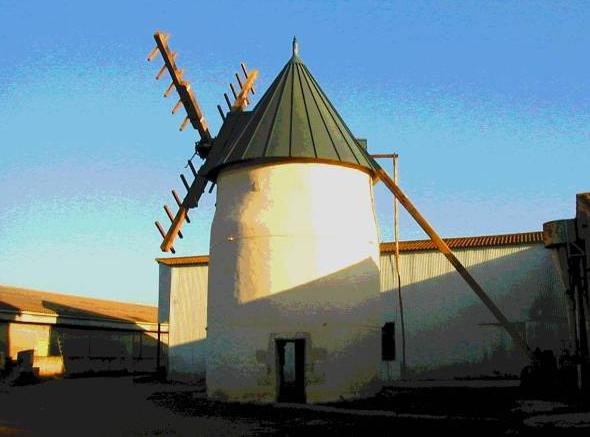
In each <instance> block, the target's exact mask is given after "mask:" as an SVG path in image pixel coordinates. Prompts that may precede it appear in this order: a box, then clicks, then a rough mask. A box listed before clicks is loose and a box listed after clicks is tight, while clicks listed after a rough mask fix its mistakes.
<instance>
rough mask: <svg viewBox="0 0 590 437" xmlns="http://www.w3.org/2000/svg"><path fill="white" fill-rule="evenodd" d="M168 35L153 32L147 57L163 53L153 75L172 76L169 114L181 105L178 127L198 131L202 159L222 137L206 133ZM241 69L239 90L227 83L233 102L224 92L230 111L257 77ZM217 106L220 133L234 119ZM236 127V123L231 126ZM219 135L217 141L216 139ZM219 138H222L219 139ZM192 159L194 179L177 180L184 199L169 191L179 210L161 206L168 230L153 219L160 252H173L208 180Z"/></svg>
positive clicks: (243, 101)
mask: <svg viewBox="0 0 590 437" xmlns="http://www.w3.org/2000/svg"><path fill="white" fill-rule="evenodd" d="M169 38H170V35H169V34H167V33H164V32H159V31H158V32H156V33H155V34H154V39H155V41H156V47H155V48H154V49H153V50H152V51H151V52H150V53H149V55H148V57H147V60H148V61H152V60H154V59H155V58H156V56H158V54H161V55H162V58H163V60H164V65H163V66H162V68H161V69H160V71H159V72H158V74H157V75H156V80H159V79H160V78H162V76H163V75H164V73H165V72H166V71H168V73H169V75H170V78H171V79H172V83H171V84H170V86H168V88H167V89H166V91H165V92H164V97H168V96H169V95H170V94H171V93H172V91H173V90H176V92H177V93H178V97H179V100H178V102H177V103H176V104H175V105H174V106H173V108H172V114H174V113H176V111H177V110H178V109H179V108H180V106H181V105H182V106H184V109H185V111H186V116H185V118H184V120H183V121H182V123H181V125H180V130H181V131H182V130H184V129H185V128H186V127H187V125H188V124H189V122H190V124H191V125H192V126H193V128H194V129H195V130H196V131H197V132H199V136H200V141H198V142H197V143H196V144H195V154H198V155H199V156H200V157H201V158H203V159H206V158H207V156H208V154H209V151H210V150H211V148H212V147H213V146H214V144H219V143H220V142H222V141H223V139H224V137H220V135H218V136H217V137H216V138H213V137H212V136H211V133H210V132H209V125H208V124H207V120H206V119H205V115H204V114H203V111H202V110H201V107H200V106H199V103H198V100H197V96H196V94H195V92H194V90H193V88H192V87H191V84H190V83H189V82H188V81H187V80H186V79H184V77H183V73H184V70H179V69H178V67H177V66H176V56H177V54H176V53H175V52H173V51H171V50H170V47H169V46H168V40H169ZM240 67H241V72H242V73H243V75H244V79H243V81H242V79H240V75H239V74H238V73H236V75H235V77H236V79H237V81H238V86H239V92H236V90H235V88H234V86H233V84H232V83H230V89H231V91H232V95H233V97H234V101H233V103H231V102H230V99H229V97H228V95H227V94H224V98H225V101H226V103H227V106H228V111H229V114H233V113H237V112H241V111H243V110H244V109H245V108H246V106H247V105H248V104H249V103H250V101H249V97H248V96H249V94H250V93H252V94H254V92H255V91H254V82H255V81H256V78H257V77H258V71H257V70H251V71H248V70H247V68H246V66H245V64H244V63H242V64H241V65H240ZM217 109H218V110H219V113H220V115H221V118H222V119H223V125H222V127H221V130H220V133H222V132H224V131H227V126H226V124H227V123H228V119H231V120H233V117H229V118H228V115H227V114H226V113H225V112H224V111H223V109H222V108H221V106H220V105H217ZM229 124H232V125H235V123H234V122H233V121H232V122H229ZM233 127H235V126H233ZM218 138H219V140H218ZM220 140H221V141H220ZM191 159H192V158H191ZM191 159H189V160H188V167H189V168H190V169H191V172H192V174H193V177H194V180H193V182H192V184H189V183H188V181H187V179H186V177H185V176H184V175H183V174H181V175H180V179H181V180H182V183H183V185H184V187H185V188H186V191H187V193H186V195H185V196H184V198H182V199H181V197H180V196H179V195H178V193H177V192H176V191H175V190H172V195H173V197H174V200H175V202H176V204H177V206H178V211H177V212H176V214H175V215H174V214H173V213H172V211H171V209H170V207H169V206H168V205H164V211H165V212H166V215H167V216H168V218H169V219H170V226H169V227H168V230H167V231H165V230H164V227H163V226H162V225H161V224H160V223H159V222H158V221H156V222H155V225H156V228H157V229H158V231H159V232H160V234H161V235H162V238H163V242H162V244H161V246H160V248H161V249H162V251H164V252H172V253H175V250H174V241H175V239H176V237H177V236H178V237H180V238H182V237H183V235H182V232H181V230H180V229H181V227H182V225H183V224H184V222H185V221H187V222H189V223H190V219H189V217H188V210H189V209H190V208H195V207H196V206H197V205H198V202H199V199H200V197H201V195H202V194H203V192H204V191H205V187H206V185H207V179H206V178H205V177H204V176H203V175H201V174H199V172H197V170H196V169H195V167H194V165H193V163H192V161H191Z"/></svg>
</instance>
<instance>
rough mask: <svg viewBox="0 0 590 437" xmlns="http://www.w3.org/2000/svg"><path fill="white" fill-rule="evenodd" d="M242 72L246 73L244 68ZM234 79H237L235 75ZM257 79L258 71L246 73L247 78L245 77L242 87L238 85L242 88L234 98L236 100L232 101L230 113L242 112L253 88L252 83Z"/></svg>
mask: <svg viewBox="0 0 590 437" xmlns="http://www.w3.org/2000/svg"><path fill="white" fill-rule="evenodd" d="M242 65H243V64H242ZM243 70H244V72H245V71H246V70H245V68H243ZM236 77H237V75H236ZM257 77H258V70H251V71H250V72H248V76H247V77H246V82H244V84H243V85H242V84H241V83H240V85H242V86H241V89H240V92H239V93H238V95H237V96H236V100H235V101H234V103H233V105H232V107H231V110H232V111H242V110H243V109H244V108H245V107H246V105H247V104H248V94H249V93H250V92H251V91H252V89H253V88H254V82H255V81H256V78H257ZM238 82H239V78H238Z"/></svg>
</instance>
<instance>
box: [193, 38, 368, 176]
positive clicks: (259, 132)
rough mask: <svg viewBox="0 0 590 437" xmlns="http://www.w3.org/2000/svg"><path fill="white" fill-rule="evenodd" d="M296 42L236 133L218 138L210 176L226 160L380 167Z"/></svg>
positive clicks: (227, 162)
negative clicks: (327, 93) (335, 105)
mask: <svg viewBox="0 0 590 437" xmlns="http://www.w3.org/2000/svg"><path fill="white" fill-rule="evenodd" d="M293 45H294V47H293V56H292V58H291V59H290V60H289V62H287V64H286V65H285V66H284V67H283V69H282V70H281V72H280V73H279V75H278V76H277V78H276V79H275V80H274V81H273V83H272V84H271V86H270V88H269V89H268V90H267V91H266V93H265V94H264V95H263V96H262V98H261V99H260V101H259V103H258V104H257V105H256V107H255V108H254V109H253V111H252V113H251V114H249V117H247V118H248V120H247V122H246V123H244V121H245V118H246V117H242V118H241V121H242V122H241V123H237V124H240V125H241V126H240V127H239V128H238V129H231V130H232V131H233V132H232V134H233V135H230V137H229V138H228V135H223V136H225V138H223V141H220V142H217V141H216V143H217V144H214V146H213V150H212V152H213V153H212V154H211V155H210V156H209V159H208V161H210V162H208V164H209V165H206V166H205V167H206V172H207V176H208V177H210V178H211V176H214V174H216V173H217V171H218V170H219V169H220V167H222V166H225V165H228V164H234V163H238V162H244V161H248V162H250V161H254V160H256V161H263V160H267V161H277V160H278V161H281V160H290V159H298V160H313V161H316V160H317V161H330V162H334V163H336V164H343V165H352V166H358V167H362V168H366V169H367V170H369V171H372V170H375V169H376V168H377V167H378V165H377V164H376V163H375V161H374V160H373V159H372V158H371V157H370V156H369V154H368V153H367V152H366V150H365V148H364V147H363V145H361V144H360V143H359V141H358V140H357V139H356V138H355V137H354V135H353V134H352V133H351V132H350V129H348V127H347V126H346V124H345V123H344V121H343V120H342V118H341V117H340V115H339V114H338V112H337V111H336V108H334V106H333V105H332V103H331V102H330V100H328V97H327V96H326V94H325V93H324V92H323V91H322V89H321V88H320V86H319V85H318V83H317V81H316V80H315V79H314V77H313V76H312V75H311V73H310V72H309V70H308V69H307V67H306V66H305V64H304V63H303V61H302V60H301V58H300V57H299V56H298V53H297V52H298V50H297V43H296V42H295V41H294V44H293ZM244 115H245V114H244ZM228 121H230V120H226V123H227V122H228ZM231 124H234V123H233V122H232V123H231ZM224 130H229V129H223V128H222V131H224ZM236 131H238V132H236ZM220 134H221V132H220ZM220 143H221V144H220ZM216 146H217V147H216ZM215 149H217V150H215Z"/></svg>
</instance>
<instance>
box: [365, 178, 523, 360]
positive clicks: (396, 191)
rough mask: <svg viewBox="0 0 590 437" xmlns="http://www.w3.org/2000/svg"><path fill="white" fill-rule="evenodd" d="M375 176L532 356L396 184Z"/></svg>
mask: <svg viewBox="0 0 590 437" xmlns="http://www.w3.org/2000/svg"><path fill="white" fill-rule="evenodd" d="M377 176H378V177H379V179H381V181H383V183H384V184H385V186H386V187H387V188H388V189H389V190H390V191H391V192H392V193H393V195H394V196H395V197H397V199H398V200H399V202H400V203H401V204H402V206H403V207H404V208H405V209H406V210H407V211H408V213H410V215H411V216H412V218H413V219H414V220H416V222H417V223H418V224H419V225H420V227H421V228H422V229H424V231H425V232H426V234H428V236H429V237H430V239H431V240H432V242H433V243H434V244H435V245H436V247H437V248H438V250H439V251H440V252H441V253H442V254H443V255H444V256H445V257H446V258H447V259H448V260H449V262H450V263H451V264H452V265H453V267H455V269H456V270H457V272H458V273H459V274H460V275H461V277H462V278H463V279H464V280H465V282H467V284H468V285H469V286H470V287H471V289H472V290H473V291H474V292H475V294H476V295H477V296H478V297H479V298H480V299H481V301H482V302H483V303H484V304H485V306H486V307H487V308H488V309H489V310H490V311H491V312H492V314H493V315H494V317H496V319H497V320H498V322H499V323H500V324H501V325H502V327H503V328H504V329H505V330H506V331H507V332H508V334H509V335H510V337H511V338H512V341H513V342H514V344H516V345H518V346H519V347H520V348H521V349H522V350H523V351H524V352H525V353H526V354H527V355H528V356H529V357H530V356H532V352H531V349H530V348H529V346H528V344H527V343H526V341H525V340H524V338H523V337H522V336H521V335H520V333H519V332H518V331H517V330H516V329H515V328H514V325H513V324H512V323H511V322H510V321H509V320H508V319H507V318H506V316H504V314H503V313H502V311H501V310H500V308H498V307H497V306H496V304H495V303H494V302H493V301H492V299H490V297H489V296H488V295H487V293H486V292H485V291H484V289H483V288H482V287H481V286H480V285H479V284H478V283H477V281H476V280H475V278H474V277H473V276H471V274H470V273H469V272H468V271H467V269H466V268H465V267H464V266H463V264H461V261H459V259H458V258H457V257H456V256H455V254H454V253H453V252H452V251H451V249H450V248H449V246H448V245H447V243H445V242H444V240H443V239H442V238H441V237H440V236H439V235H438V233H437V232H436V231H435V230H434V228H433V227H432V226H431V225H430V223H428V221H427V220H426V219H425V218H424V217H423V216H422V214H420V212H419V211H418V210H417V209H416V207H415V206H414V204H413V203H412V202H411V201H410V199H408V197H407V196H406V195H405V194H404V193H403V191H402V190H401V189H400V188H399V187H398V186H397V184H396V183H395V182H394V181H393V179H391V177H390V176H389V175H388V174H387V173H386V172H385V170H383V169H382V168H379V169H378V170H377Z"/></svg>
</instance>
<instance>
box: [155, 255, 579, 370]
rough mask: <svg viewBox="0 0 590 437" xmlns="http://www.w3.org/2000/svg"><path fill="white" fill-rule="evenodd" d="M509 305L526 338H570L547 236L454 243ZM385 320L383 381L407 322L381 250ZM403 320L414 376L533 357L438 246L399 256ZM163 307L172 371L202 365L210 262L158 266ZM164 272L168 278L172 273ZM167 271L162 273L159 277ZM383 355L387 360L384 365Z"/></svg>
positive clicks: (504, 366) (497, 366) (389, 259)
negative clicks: (388, 333)
mask: <svg viewBox="0 0 590 437" xmlns="http://www.w3.org/2000/svg"><path fill="white" fill-rule="evenodd" d="M455 253H456V254H457V256H458V257H459V259H460V260H461V261H462V262H463V263H464V264H465V266H466V267H467V268H468V270H469V271H470V272H471V274H472V275H473V276H474V277H475V278H476V279H477V280H478V281H480V283H481V285H482V286H483V287H484V289H485V290H486V291H487V292H488V293H489V295H490V297H491V298H492V299H493V300H494V302H495V303H496V304H497V305H498V306H499V307H500V309H501V310H502V311H503V312H504V314H505V315H506V316H507V317H508V318H509V319H510V320H511V321H513V322H514V323H516V324H517V326H518V327H519V328H520V329H521V331H522V332H523V333H524V334H525V335H526V336H527V340H528V341H529V344H530V345H531V346H532V347H533V348H534V347H537V346H539V347H541V348H542V349H553V350H554V351H555V352H556V354H557V353H559V351H560V349H561V348H563V347H567V346H568V336H567V332H568V331H567V316H566V307H565V305H566V301H565V290H564V289H563V285H562V284H561V282H560V280H559V277H558V274H557V272H556V270H555V268H554V265H553V263H552V261H551V254H550V251H548V250H546V249H545V248H544V247H543V245H542V244H531V245H515V246H500V247H483V248H469V249H456V250H455ZM380 263H381V266H380V267H381V290H382V296H381V298H382V302H381V305H380V308H379V311H380V312H381V319H382V322H383V323H385V322H386V321H393V322H395V331H396V349H397V354H396V355H397V360H396V361H394V362H389V363H383V368H382V376H383V378H384V379H385V380H387V379H396V378H398V377H399V363H400V361H401V358H402V356H401V353H402V351H401V321H400V318H399V301H398V297H397V296H398V293H397V279H396V273H395V261H394V255H393V254H382V255H381V259H380ZM400 265H401V268H400V270H401V275H402V296H403V301H404V315H405V324H406V342H407V357H406V360H407V365H408V370H409V373H408V376H410V377H415V378H457V377H463V378H470V377H473V378H476V377H481V376H486V377H488V376H506V375H511V376H517V375H518V373H519V371H520V369H521V368H522V367H523V366H524V365H525V364H526V363H527V358H526V357H525V356H524V355H523V354H522V353H521V352H520V351H519V350H517V349H515V348H514V347H513V345H512V342H511V339H510V338H509V337H508V335H507V334H506V333H505V332H504V329H503V328H501V327H500V326H499V325H498V324H497V322H496V320H495V319H494V317H493V316H492V314H491V313H490V312H489V310H488V309H487V308H486V307H485V306H484V305H483V304H482V303H481V301H480V300H479V299H478V298H477V296H476V295H475V294H474V293H473V292H472V291H471V289H470V288H469V287H468V286H467V285H466V284H465V282H464V281H463V280H462V279H461V277H460V276H459V275H458V273H457V272H456V271H455V270H454V268H453V267H452V266H451V264H450V263H449V262H448V261H447V260H446V258H444V256H443V255H441V254H440V253H438V252H436V251H415V252H403V253H402V254H401V255H400ZM160 269H161V275H160V279H161V284H160V292H161V297H160V299H161V300H160V314H161V317H163V318H162V319H161V321H167V320H168V316H167V314H166V311H168V310H167V305H168V303H167V302H166V293H169V291H168V290H169V289H170V288H168V289H167V287H170V285H166V284H167V282H168V281H169V284H171V290H172V296H171V299H170V303H169V316H170V317H169V319H170V326H169V330H170V331H169V332H170V333H169V347H170V370H171V373H174V372H178V373H183V372H184V373H188V374H190V373H193V374H194V373H195V372H196V373H197V374H199V375H202V374H204V368H205V353H206V350H205V345H204V340H205V338H206V329H205V328H206V311H207V302H206V291H207V266H206V265H198V266H184V267H173V268H172V272H173V273H172V274H170V269H171V267H168V266H164V265H161V266H160ZM167 277H168V279H166V278H167ZM162 278H164V281H163V283H162ZM386 364H387V365H386Z"/></svg>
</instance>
